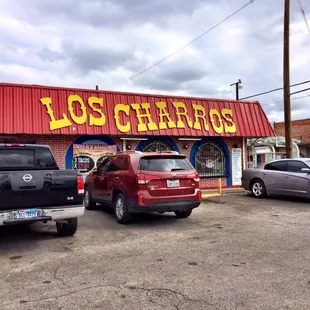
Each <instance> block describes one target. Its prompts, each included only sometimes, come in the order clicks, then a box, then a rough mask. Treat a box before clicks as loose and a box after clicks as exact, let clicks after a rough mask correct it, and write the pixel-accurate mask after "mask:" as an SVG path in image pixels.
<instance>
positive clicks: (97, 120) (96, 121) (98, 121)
mask: <svg viewBox="0 0 310 310" xmlns="http://www.w3.org/2000/svg"><path fill="white" fill-rule="evenodd" d="M95 104H99V106H100V108H97V107H96V106H95ZM88 105H89V106H90V107H91V109H92V110H93V111H94V112H96V113H98V114H99V115H100V117H95V116H93V115H92V114H90V115H89V125H90V126H94V125H95V126H103V125H104V124H105V122H106V119H105V115H104V113H103V112H102V110H101V108H102V107H103V99H102V98H98V97H89V98H88Z"/></svg>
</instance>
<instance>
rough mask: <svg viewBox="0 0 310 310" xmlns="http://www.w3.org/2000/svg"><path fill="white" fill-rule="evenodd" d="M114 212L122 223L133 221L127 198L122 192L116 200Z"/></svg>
mask: <svg viewBox="0 0 310 310" xmlns="http://www.w3.org/2000/svg"><path fill="white" fill-rule="evenodd" d="M114 214H115V217H116V220H117V221H118V222H119V223H120V224H128V223H129V222H131V221H132V214H131V213H130V212H129V211H128V208H127V201H126V198H125V196H124V195H123V194H121V193H120V194H118V195H117V196H116V198H115V200H114Z"/></svg>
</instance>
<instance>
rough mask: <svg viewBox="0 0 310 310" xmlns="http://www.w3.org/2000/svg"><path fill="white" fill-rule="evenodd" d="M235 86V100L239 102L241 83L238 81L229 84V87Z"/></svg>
mask: <svg viewBox="0 0 310 310" xmlns="http://www.w3.org/2000/svg"><path fill="white" fill-rule="evenodd" d="M233 85H236V100H239V89H241V88H242V81H241V80H240V79H239V80H238V82H236V83H232V84H230V86H233Z"/></svg>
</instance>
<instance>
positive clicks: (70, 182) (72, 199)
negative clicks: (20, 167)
mask: <svg viewBox="0 0 310 310" xmlns="http://www.w3.org/2000/svg"><path fill="white" fill-rule="evenodd" d="M82 201H83V195H78V189H77V173H76V171H74V170H55V171H53V170H50V171H43V170H33V171H31V170H30V171H2V172H0V210H8V209H14V208H33V207H48V206H54V207H55V206H63V205H68V206H69V205H71V204H72V205H73V204H81V203H82Z"/></svg>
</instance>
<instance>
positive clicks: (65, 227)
mask: <svg viewBox="0 0 310 310" xmlns="http://www.w3.org/2000/svg"><path fill="white" fill-rule="evenodd" d="M77 226H78V219H77V218H74V219H70V220H68V223H62V222H56V228H57V232H58V234H59V235H60V236H62V237H64V236H73V235H74V234H75V233H76V230H77Z"/></svg>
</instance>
